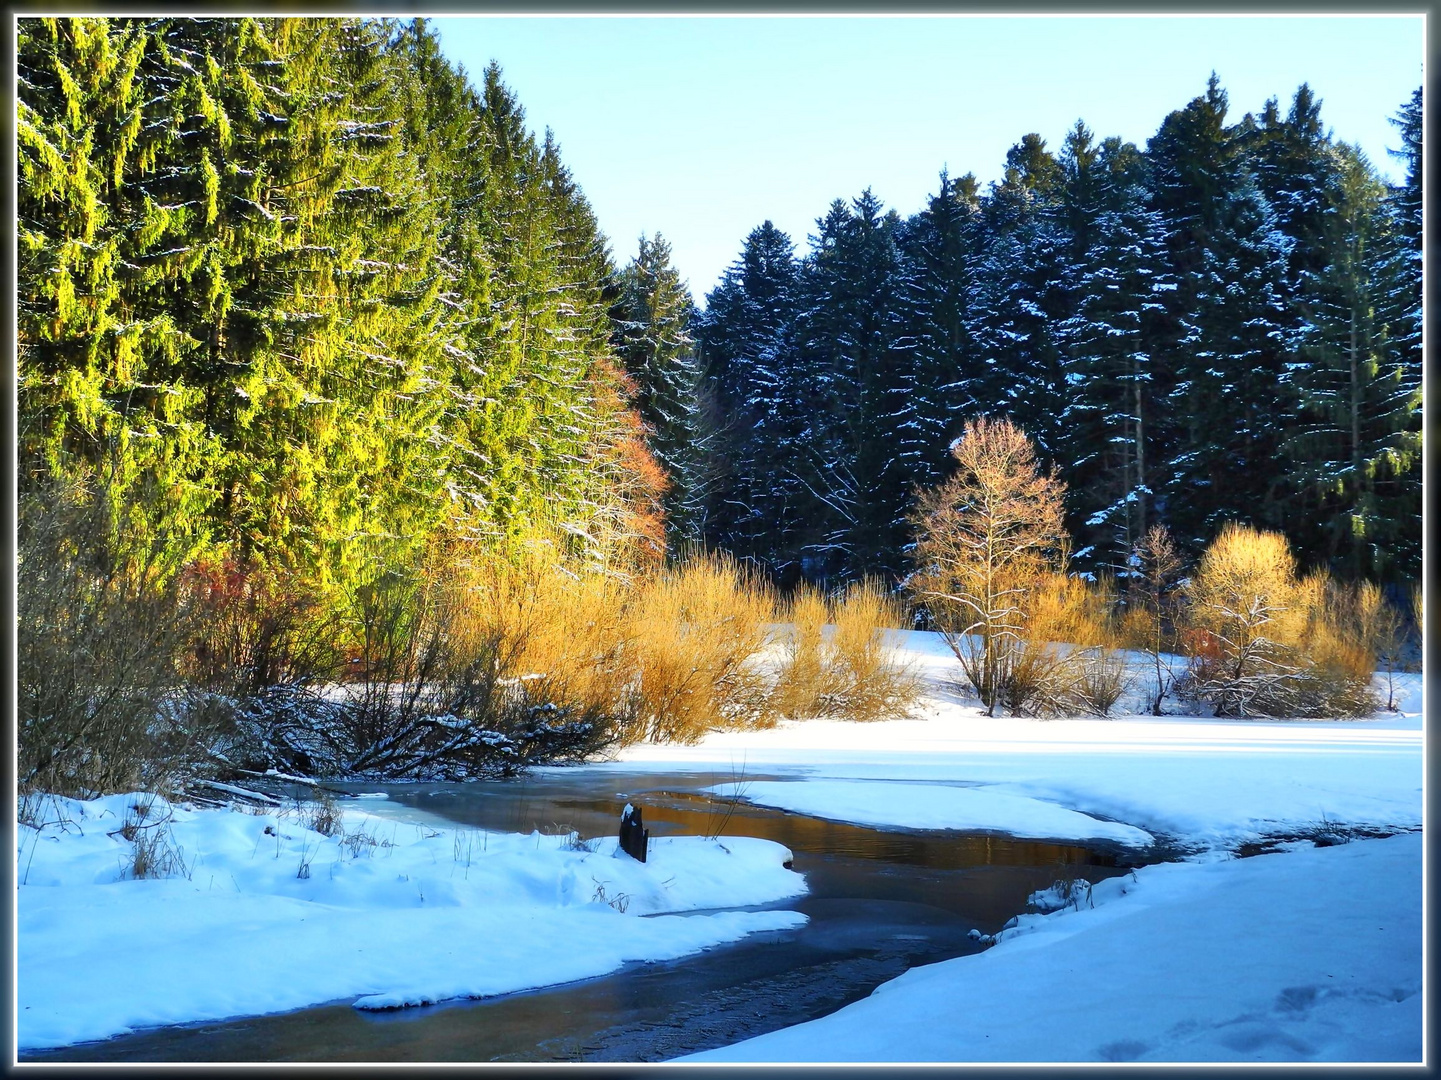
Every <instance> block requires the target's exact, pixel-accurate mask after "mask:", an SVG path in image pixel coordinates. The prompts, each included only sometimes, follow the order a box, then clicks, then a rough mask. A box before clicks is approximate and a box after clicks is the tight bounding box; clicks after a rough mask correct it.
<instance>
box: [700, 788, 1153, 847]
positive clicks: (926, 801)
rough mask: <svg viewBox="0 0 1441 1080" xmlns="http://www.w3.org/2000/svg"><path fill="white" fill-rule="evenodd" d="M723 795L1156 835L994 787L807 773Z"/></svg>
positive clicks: (967, 821)
mask: <svg viewBox="0 0 1441 1080" xmlns="http://www.w3.org/2000/svg"><path fill="white" fill-rule="evenodd" d="M710 790H711V791H714V792H716V793H717V794H718V795H720V796H722V797H725V798H730V797H733V796H734V797H739V798H742V799H745V800H746V801H748V802H753V803H756V804H758V805H760V806H774V807H778V808H779V809H782V810H788V811H790V812H791V813H797V814H809V815H810V816H812V817H824V818H830V819H832V820H837V821H846V822H850V823H851V824H853V825H868V826H872V827H875V828H895V827H900V828H910V829H966V830H974V831H978V832H981V831H984V832H996V833H1004V834H1006V835H1009V836H1018V837H1024V838H1026V839H1030V840H1081V841H1084V840H1107V841H1111V842H1114V843H1118V844H1125V845H1128V846H1130V847H1150V846H1151V845H1152V844H1153V843H1154V842H1155V838H1154V837H1153V836H1151V834H1150V833H1148V832H1146V831H1145V830H1143V829H1138V828H1136V827H1135V826H1133V825H1122V824H1120V823H1118V822H1113V821H1098V820H1097V819H1096V818H1093V817H1090V816H1089V815H1086V814H1078V813H1076V811H1074V810H1067V809H1065V808H1064V807H1060V806H1056V805H1054V804H1052V803H1046V802H1042V801H1040V800H1039V799H1032V798H1028V797H1026V796H1024V795H1008V794H1006V793H1004V792H1001V791H997V790H995V789H994V788H990V787H957V786H952V785H943V784H926V783H911V784H899V783H891V782H887V781H872V782H866V781H854V780H807V781H795V782H786V781H751V782H740V783H729V784H717V785H716V786H715V787H713V788H711V789H710Z"/></svg>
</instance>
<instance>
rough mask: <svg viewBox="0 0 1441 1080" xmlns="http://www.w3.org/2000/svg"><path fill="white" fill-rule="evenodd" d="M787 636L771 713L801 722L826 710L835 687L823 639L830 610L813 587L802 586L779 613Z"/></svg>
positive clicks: (822, 596)
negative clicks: (787, 631)
mask: <svg viewBox="0 0 1441 1080" xmlns="http://www.w3.org/2000/svg"><path fill="white" fill-rule="evenodd" d="M782 618H783V620H784V621H785V622H786V623H788V624H789V626H790V633H789V636H788V637H787V638H786V641H785V652H784V657H783V659H782V660H781V664H780V671H779V674H778V675H777V677H776V683H775V689H774V692H773V696H772V708H773V711H774V712H775V713H776V714H777V715H779V716H788V717H790V718H792V719H796V720H799V719H805V718H807V717H811V716H817V715H820V714H821V713H824V712H826V711H827V709H828V707H829V704H830V702H831V700H832V699H833V697H834V695H835V693H836V691H837V690H838V687H837V685H836V682H835V667H834V664H833V663H832V662H831V652H832V647H831V644H830V643H829V642H827V641H826V640H825V629H826V625H827V624H828V623H829V622H830V621H831V607H830V604H829V603H827V601H826V597H825V594H824V593H822V592H821V590H820V589H818V588H816V587H815V586H814V585H809V584H802V585H800V586H798V587H797V588H796V590H795V592H794V593H792V594H791V598H790V600H789V601H788V602H787V603H786V605H785V608H784V610H783V612H782Z"/></svg>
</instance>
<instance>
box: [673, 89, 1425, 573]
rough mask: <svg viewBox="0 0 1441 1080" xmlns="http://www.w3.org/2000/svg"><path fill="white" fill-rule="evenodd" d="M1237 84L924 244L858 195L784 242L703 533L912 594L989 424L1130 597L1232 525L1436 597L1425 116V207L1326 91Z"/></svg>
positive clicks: (771, 237) (946, 207)
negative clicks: (1144, 572) (1429, 580)
mask: <svg viewBox="0 0 1441 1080" xmlns="http://www.w3.org/2000/svg"><path fill="white" fill-rule="evenodd" d="M1229 112H1230V111H1229V104H1228V101H1227V97H1226V93H1225V91H1224V90H1223V89H1222V88H1221V86H1220V83H1219V82H1218V80H1217V79H1216V77H1215V76H1214V75H1213V76H1212V78H1211V80H1210V82H1209V83H1208V85H1207V86H1206V88H1205V93H1204V94H1202V95H1200V96H1198V97H1197V98H1195V99H1194V100H1192V101H1191V102H1189V103H1187V104H1185V105H1184V106H1183V107H1181V108H1178V109H1177V110H1175V111H1174V112H1172V113H1171V114H1170V115H1169V116H1167V117H1166V119H1165V121H1164V123H1163V124H1162V125H1161V128H1160V130H1159V131H1157V132H1156V134H1155V135H1154V136H1153V137H1152V138H1151V139H1150V140H1149V141H1148V142H1147V145H1146V147H1145V148H1144V149H1141V148H1138V147H1136V146H1135V145H1133V144H1131V143H1125V142H1122V141H1121V140H1119V139H1116V138H1098V137H1097V136H1096V135H1095V134H1094V133H1093V132H1092V131H1091V130H1090V129H1089V128H1087V127H1086V125H1085V124H1084V123H1082V122H1077V124H1076V125H1075V127H1074V128H1073V129H1072V130H1071V131H1070V132H1069V133H1068V134H1067V135H1066V137H1065V139H1064V140H1063V142H1062V144H1061V146H1060V147H1059V149H1058V150H1057V151H1055V152H1053V151H1052V150H1050V149H1048V148H1047V146H1046V143H1045V141H1044V140H1043V139H1042V138H1041V137H1040V136H1038V135H1036V134H1027V135H1024V136H1023V137H1022V138H1021V139H1020V141H1018V142H1017V143H1016V144H1015V145H1014V146H1013V147H1012V148H1011V150H1010V152H1009V153H1008V154H1007V156H1006V167H1005V174H1004V179H1003V180H1002V181H1001V182H999V183H994V184H992V185H990V187H989V189H988V190H985V191H982V190H981V188H980V185H979V184H978V183H977V182H976V180H975V178H974V176H973V175H970V174H967V175H965V176H961V177H951V176H948V175H946V174H945V173H942V174H941V176H940V179H939V182H938V185H937V189H936V191H935V193H934V194H932V195H931V196H930V197H929V198H928V199H927V200H926V203H925V207H924V209H922V210H921V211H920V212H919V213H916V214H914V215H912V216H910V217H908V218H902V217H901V216H900V215H899V214H897V213H896V212H895V211H894V210H890V211H888V210H886V209H885V207H884V206H883V204H882V203H881V201H880V200H879V198H877V196H876V195H875V194H873V193H872V192H871V191H869V190H867V191H865V192H862V193H861V194H860V195H859V196H858V197H856V198H854V199H852V200H850V201H849V202H847V201H845V200H841V199H838V200H836V201H835V202H834V203H832V205H831V206H830V207H829V209H827V210H826V212H825V214H824V215H823V216H822V217H820V218H818V219H817V221H816V230H815V232H814V233H813V234H812V235H811V237H810V238H809V250H808V251H806V252H804V253H799V254H798V253H797V251H796V246H795V244H794V242H793V241H792V239H791V238H790V237H788V236H786V235H785V234H784V233H782V232H780V231H778V230H777V229H776V228H775V227H774V226H773V225H772V224H771V223H770V222H765V223H763V224H762V225H760V226H759V227H758V228H756V229H755V230H754V231H753V232H751V234H750V235H749V236H748V237H746V239H745V243H744V247H743V249H742V252H741V255H740V258H739V259H738V260H737V261H736V262H735V264H734V265H733V266H732V267H731V269H730V270H729V271H728V273H727V274H726V275H725V278H724V280H723V281H722V282H721V283H720V285H719V286H718V287H717V288H716V289H715V290H714V291H713V292H712V293H711V294H710V295H709V296H708V297H707V298H706V306H705V311H704V313H703V314H702V315H700V316H699V317H698V318H697V320H696V323H695V329H694V331H693V333H694V336H695V338H696V341H697V345H698V353H699V356H700V358H701V365H702V371H703V377H702V380H701V387H702V393H701V408H700V412H701V415H702V416H703V417H704V418H705V422H706V424H707V427H706V431H707V434H706V446H707V448H708V449H709V450H710V455H709V456H710V460H711V461H712V464H711V465H710V466H709V468H708V471H706V472H705V473H703V474H702V475H699V476H698V477H697V479H696V481H695V483H696V485H697V486H698V487H700V488H702V489H703V490H704V491H705V498H704V500H702V502H703V506H704V516H703V519H702V524H701V526H700V527H701V530H702V532H703V535H704V537H705V540H706V542H707V543H709V544H713V545H716V546H719V547H723V548H725V549H727V550H730V551H734V552H737V553H743V554H745V555H747V556H750V557H753V558H756V559H758V560H760V561H762V562H763V563H765V564H766V565H767V566H769V567H771V568H772V569H773V570H774V571H775V572H776V573H778V574H779V575H781V576H782V577H783V578H788V579H791V580H794V579H797V578H800V577H804V578H807V579H826V580H829V579H836V578H838V579H842V580H845V579H853V578H855V577H857V576H859V575H862V574H866V573H879V574H884V575H886V576H888V577H890V578H892V579H894V578H898V577H901V576H903V575H904V574H905V573H906V572H907V568H908V564H909V559H908V550H909V545H911V544H912V543H913V535H912V531H911V530H910V527H909V526H908V524H907V522H908V514H909V512H910V509H911V506H912V503H913V500H914V492H915V491H916V490H917V489H919V488H926V487H930V486H932V485H934V484H936V483H937V482H939V481H940V480H942V479H943V478H944V476H945V475H946V472H947V469H948V468H949V455H948V452H947V451H948V447H949V446H950V444H951V443H952V442H953V441H954V440H955V439H956V438H957V436H958V435H959V434H960V430H961V426H962V424H963V422H964V420H965V418H967V417H971V416H983V415H989V416H997V417H998V416H1006V417H1009V418H1010V419H1011V420H1013V421H1014V422H1015V423H1017V424H1018V425H1020V426H1021V427H1022V428H1023V429H1024V430H1025V431H1026V432H1027V433H1028V434H1029V435H1030V437H1031V438H1032V439H1034V441H1035V442H1036V444H1037V446H1038V447H1039V450H1040V453H1041V456H1042V458H1043V459H1044V460H1045V461H1047V462H1048V463H1050V464H1051V465H1053V466H1054V467H1055V469H1056V471H1057V473H1058V474H1059V476H1060V478H1061V479H1062V480H1064V482H1065V483H1066V485H1067V499H1066V525H1067V528H1068V531H1069V534H1070V536H1071V538H1072V543H1073V552H1072V555H1073V566H1074V567H1075V568H1076V569H1078V570H1081V571H1083V572H1089V573H1092V574H1097V573H1099V574H1109V575H1111V576H1114V577H1116V578H1118V579H1124V578H1125V577H1126V576H1127V575H1128V574H1129V573H1130V571H1131V566H1132V561H1133V560H1132V552H1133V550H1134V548H1135V545H1136V543H1137V542H1138V541H1139V540H1140V538H1141V537H1142V536H1144V535H1145V533H1146V532H1147V530H1148V528H1149V527H1150V526H1151V525H1154V524H1162V525H1165V526H1166V527H1167V528H1168V529H1169V530H1170V532H1171V533H1172V534H1173V535H1174V537H1175V538H1176V540H1177V541H1178V543H1179V544H1180V545H1181V546H1182V549H1183V551H1184V552H1185V553H1186V554H1187V555H1189V556H1191V557H1193V558H1194V557H1195V556H1196V555H1197V554H1198V553H1199V552H1200V551H1201V550H1202V549H1203V548H1204V547H1205V546H1206V544H1207V543H1209V542H1210V541H1211V539H1213V538H1214V537H1215V536H1216V535H1217V534H1218V532H1219V530H1220V529H1221V527H1222V526H1223V525H1224V524H1225V523H1226V522H1244V523H1247V524H1250V525H1253V526H1255V527H1258V528H1263V529H1273V530H1278V531H1280V532H1282V533H1284V534H1285V535H1286V536H1287V538H1288V539H1289V540H1290V541H1291V543H1292V545H1293V546H1294V548H1295V550H1296V551H1297V552H1298V554H1299V555H1300V556H1301V558H1302V560H1303V562H1304V563H1305V564H1307V565H1309V566H1311V567H1313V568H1323V569H1326V570H1328V571H1329V572H1331V573H1333V574H1336V575H1338V576H1340V577H1342V578H1345V579H1347V580H1353V581H1355V580H1361V579H1371V580H1379V581H1383V582H1388V583H1395V582H1402V581H1411V580H1419V572H1420V565H1421V563H1420V554H1421V552H1420V537H1421V531H1420V512H1421V493H1420V483H1421V472H1420V437H1421V436H1420V432H1421V392H1420V388H1421V339H1420V328H1421V323H1420V312H1421V307H1420V304H1421V277H1420V271H1421V231H1422V226H1421V209H1420V208H1421V91H1420V89H1419V88H1418V89H1417V90H1416V92H1415V94H1414V96H1413V97H1412V98H1411V99H1410V100H1409V101H1406V102H1402V103H1400V107H1399V109H1398V112H1397V113H1396V115H1395V117H1394V122H1395V125H1396V129H1397V130H1396V136H1397V145H1398V147H1399V149H1398V150H1397V151H1396V154H1397V156H1398V157H1399V158H1400V159H1401V161H1402V163H1403V164H1404V166H1405V177H1406V179H1405V182H1404V183H1403V184H1401V185H1399V186H1397V187H1391V186H1388V185H1387V184H1386V183H1385V182H1383V181H1382V179H1381V178H1380V177H1379V176H1378V175H1377V172H1376V170H1375V168H1374V166H1373V165H1372V164H1371V163H1370V162H1369V161H1367V160H1366V158H1365V156H1364V155H1363V154H1361V152H1360V151H1359V150H1357V149H1356V148H1355V147H1353V146H1350V145H1348V144H1346V143H1344V142H1339V141H1336V140H1335V139H1334V138H1333V137H1332V136H1331V135H1330V133H1329V132H1328V131H1327V130H1326V128H1325V126H1324V124H1323V121H1322V118H1321V103H1320V102H1319V101H1318V100H1316V99H1315V98H1314V97H1313V95H1312V94H1311V91H1310V90H1309V88H1308V87H1306V86H1304V85H1303V86H1301V87H1300V88H1299V89H1297V91H1296V92H1295V95H1294V97H1293V99H1292V100H1291V102H1290V104H1289V105H1288V106H1286V107H1283V106H1282V105H1281V104H1280V103H1279V102H1277V101H1276V100H1271V101H1268V102H1266V103H1265V106H1264V108H1263V109H1262V110H1261V112H1260V113H1259V114H1252V113H1246V114H1244V115H1243V116H1241V117H1240V118H1239V119H1236V118H1233V117H1231V116H1230V115H1229Z"/></svg>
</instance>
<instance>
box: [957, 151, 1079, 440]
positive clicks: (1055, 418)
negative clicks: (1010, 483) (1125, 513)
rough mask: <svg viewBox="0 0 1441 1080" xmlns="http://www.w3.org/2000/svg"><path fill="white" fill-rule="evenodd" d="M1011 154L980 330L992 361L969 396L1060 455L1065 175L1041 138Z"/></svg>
mask: <svg viewBox="0 0 1441 1080" xmlns="http://www.w3.org/2000/svg"><path fill="white" fill-rule="evenodd" d="M1006 160H1007V167H1006V173H1005V178H1004V179H1003V180H1002V182H1001V183H999V184H993V185H992V187H991V192H990V195H989V197H988V198H987V200H986V204H985V220H986V223H987V225H988V233H989V240H988V242H987V244H986V254H985V256H984V264H983V270H982V282H983V284H982V301H981V303H982V304H983V305H984V307H983V312H984V314H983V316H982V329H981V336H982V337H983V340H984V341H985V349H986V352H987V355H988V360H989V364H988V370H987V372H986V373H985V374H984V375H983V376H982V377H980V378H978V379H977V380H976V382H975V384H974V387H973V389H972V390H971V393H970V395H969V396H970V397H971V398H972V400H973V401H974V402H975V406H976V408H977V409H979V410H980V411H983V412H986V413H989V414H991V415H998V414H1001V413H1004V414H1006V415H1008V416H1010V417H1011V418H1012V419H1013V420H1015V422H1016V423H1017V424H1019V425H1021V426H1022V427H1023V428H1024V429H1025V430H1026V432H1027V434H1028V435H1029V436H1030V437H1031V438H1032V439H1033V440H1034V441H1035V443H1036V446H1037V448H1038V450H1039V452H1040V453H1041V455H1042V456H1043V457H1044V458H1045V459H1047V460H1048V461H1054V460H1056V458H1057V453H1058V451H1059V448H1060V443H1061V439H1062V435H1061V429H1060V424H1059V419H1060V416H1061V413H1062V410H1063V409H1064V407H1065V402H1066V399H1067V389H1066V384H1065V371H1064V345H1063V342H1062V325H1063V324H1064V322H1065V320H1066V319H1068V318H1069V317H1070V315H1071V309H1072V305H1073V303H1074V297H1073V296H1072V290H1073V289H1074V285H1075V282H1074V267H1073V265H1072V262H1071V258H1070V248H1071V242H1070V240H1069V238H1068V237H1067V235H1066V231H1065V227H1064V224H1063V221H1064V216H1065V208H1064V205H1063V203H1062V199H1061V192H1062V181H1063V174H1062V172H1061V168H1060V165H1059V163H1058V162H1057V161H1056V160H1055V158H1054V157H1053V156H1052V155H1051V154H1050V152H1049V151H1047V150H1046V148H1045V142H1044V140H1042V139H1041V138H1040V137H1039V136H1037V135H1027V136H1026V137H1025V138H1024V139H1023V140H1022V141H1021V142H1020V143H1017V144H1016V145H1015V146H1013V147H1012V148H1011V150H1010V152H1009V153H1008V154H1007V156H1006Z"/></svg>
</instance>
